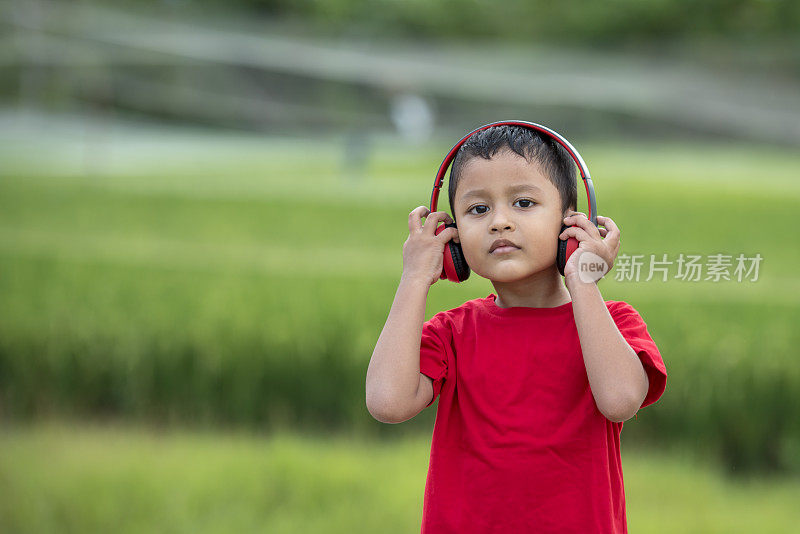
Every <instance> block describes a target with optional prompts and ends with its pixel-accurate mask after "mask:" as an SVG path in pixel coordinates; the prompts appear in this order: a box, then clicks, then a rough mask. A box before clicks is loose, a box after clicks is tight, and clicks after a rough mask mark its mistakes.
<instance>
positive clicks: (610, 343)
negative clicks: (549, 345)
mask: <svg viewBox="0 0 800 534" xmlns="http://www.w3.org/2000/svg"><path fill="white" fill-rule="evenodd" d="M568 288H569V292H570V294H571V295H572V310H573V313H574V314H575V325H576V326H577V329H578V337H580V341H581V351H582V352H583V361H584V363H585V365H586V374H587V375H588V376H589V384H590V385H591V388H592V395H593V396H594V400H595V402H596V403H597V408H598V409H599V410H600V412H601V413H602V414H603V415H605V416H606V418H608V419H609V420H611V421H615V422H621V421H627V420H628V419H630V418H631V417H633V416H634V415H635V414H636V412H637V411H639V408H640V407H641V405H642V402H644V398H645V396H646V395H647V389H648V387H649V385H650V383H649V379H648V378H647V373H646V372H645V370H644V366H642V362H641V361H640V360H639V356H638V355H637V354H636V352H635V351H634V350H633V348H631V346H630V345H629V344H628V342H627V341H626V340H625V338H624V337H622V334H621V333H620V331H619V328H617V325H616V323H615V322H614V319H613V318H612V317H611V314H610V313H609V311H608V307H607V306H606V303H605V302H604V301H603V296H602V295H601V294H600V288H598V287H597V284H595V283H594V282H589V283H586V282H581V281H580V280H577V281H576V282H575V283H573V284H572V286H571V287H570V286H569V285H568Z"/></svg>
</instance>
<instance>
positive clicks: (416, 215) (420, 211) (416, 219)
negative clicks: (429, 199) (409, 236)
mask: <svg viewBox="0 0 800 534" xmlns="http://www.w3.org/2000/svg"><path fill="white" fill-rule="evenodd" d="M426 215H428V208H426V207H425V206H419V207H416V208H414V209H413V210H411V213H409V214H408V231H409V232H418V231H420V230H422V217H425V216H426Z"/></svg>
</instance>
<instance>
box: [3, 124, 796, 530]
mask: <svg viewBox="0 0 800 534" xmlns="http://www.w3.org/2000/svg"><path fill="white" fill-rule="evenodd" d="M452 142H454V141H453V140H449V139H446V140H440V141H437V142H435V143H429V145H428V146H427V147H425V148H423V149H419V148H413V147H406V146H402V145H397V144H396V142H393V141H392V140H380V139H379V140H377V141H376V142H375V144H374V152H373V153H372V155H371V159H370V160H369V166H368V168H367V170H366V173H365V177H364V178H363V179H356V178H353V177H350V176H347V175H345V174H344V173H343V171H342V165H341V163H342V143H341V142H338V141H331V140H320V141H316V142H312V141H311V140H307V141H289V140H285V139H283V140H279V139H269V138H263V139H261V138H253V137H233V136H231V137H221V136H204V135H195V136H184V137H181V138H173V137H171V136H167V135H165V136H163V137H158V136H150V135H142V136H141V137H136V138H134V139H132V140H130V139H129V140H126V141H124V142H122V141H120V142H114V143H111V142H109V143H107V144H102V143H98V144H90V145H88V146H87V145H85V144H83V141H82V140H81V139H54V137H53V136H51V137H44V138H42V139H39V140H36V141H35V142H34V141H28V142H25V143H23V142H19V141H13V142H12V141H9V142H5V143H3V144H2V146H0V160H2V161H3V162H4V164H3V166H2V168H0V295H1V296H2V305H0V417H1V418H2V420H5V421H6V422H7V423H8V424H12V427H11V430H7V431H6V432H4V434H3V435H2V439H0V462H2V464H0V465H1V466H2V468H1V469H2V471H1V472H0V484H2V487H0V490H1V491H2V494H3V495H4V498H3V499H0V501H3V503H2V505H0V506H2V508H0V510H1V511H2V514H0V531H4V532H5V531H9V532H13V531H20V532H48V531H59V532H63V531H76V532H77V531H103V530H109V529H110V528H109V527H110V526H111V525H115V530H119V528H117V526H118V525H122V528H129V529H130V530H131V531H151V530H153V527H152V525H160V527H159V528H161V529H162V530H166V531H192V532H198V531H200V532H202V531H207V532H213V531H223V530H225V531H229V530H232V529H231V528H230V527H231V526H233V527H234V528H238V529H240V530H255V529H259V530H263V527H264V526H265V525H266V526H269V527H272V528H270V529H267V530H269V531H279V532H292V531H295V530H296V531H301V530H302V531H309V530H310V531H319V530H324V531H331V532H336V531H338V530H342V531H344V530H345V529H347V530H348V531H352V530H356V531H370V530H377V529H380V530H381V531H385V530H387V528H394V527H396V529H397V531H398V532H400V531H403V532H407V531H409V530H414V529H416V528H418V523H419V520H420V513H421V496H422V489H423V487H424V475H425V467H426V461H427V454H428V446H429V439H430V431H431V425H432V421H433V415H434V411H433V409H429V410H426V411H425V412H423V413H422V414H420V415H419V416H418V417H417V418H415V419H414V420H413V421H409V422H407V423H404V424H403V425H400V427H401V428H398V427H394V426H390V425H381V424H379V423H376V422H375V421H373V420H371V418H370V417H369V414H368V413H367V411H366V409H365V407H364V400H363V395H364V390H363V387H364V375H365V373H366V368H367V364H368V361H369V357H370V354H371V351H372V348H373V347H374V343H375V340H376V339H377V336H378V334H379V333H380V329H381V328H382V326H383V323H384V321H385V319H386V315H387V313H388V310H389V306H390V304H391V301H392V298H393V295H394V292H395V290H396V287H397V286H396V285H397V281H398V279H399V276H400V273H401V269H402V244H403V241H404V240H405V238H406V236H407V222H406V221H407V216H408V212H409V211H411V210H412V209H413V208H414V207H416V206H419V205H427V204H428V200H429V196H430V188H431V185H432V181H433V176H434V174H435V171H436V168H437V167H438V165H439V163H440V162H441V158H442V157H443V155H444V152H446V150H447V149H448V148H449V147H450V146H451V145H452ZM575 144H576V146H577V147H578V148H579V150H580V151H581V153H582V155H583V156H584V158H585V159H586V161H587V163H588V165H589V167H590V169H591V171H592V176H593V178H594V183H595V187H596V191H597V201H598V206H599V212H600V214H602V215H606V216H610V217H612V218H613V219H614V220H615V221H616V222H617V224H618V225H619V226H620V228H621V230H622V248H621V253H624V254H645V255H648V256H649V254H656V255H657V256H660V255H661V254H663V253H667V254H668V255H670V257H671V258H674V257H675V256H676V255H677V254H678V253H684V254H703V255H705V254H715V253H724V254H731V255H733V256H736V255H737V254H739V253H744V254H745V255H748V256H752V255H755V254H756V253H759V254H761V256H762V257H763V258H764V259H763V261H762V263H761V268H760V274H759V279H758V281H756V282H748V281H743V282H736V281H721V282H716V283H715V282H711V281H703V282H686V281H679V280H671V281H669V282H660V281H656V280H651V281H649V282H644V281H642V282H639V283H635V282H617V281H615V280H614V279H613V278H611V275H609V277H607V279H604V280H603V281H602V282H601V283H600V287H601V291H602V292H603V295H604V297H605V298H606V299H607V300H626V301H628V302H630V303H631V304H633V305H634V307H636V309H637V310H639V312H640V313H641V314H642V316H643V317H644V319H645V321H646V322H647V324H648V329H649V331H650V333H651V335H652V336H653V338H654V339H655V341H656V343H657V344H658V346H659V348H660V350H661V353H662V356H663V358H664V360H665V362H666V365H667V370H668V374H669V378H668V383H667V390H666V392H665V394H664V396H663V397H662V399H661V400H660V401H659V402H658V403H657V404H655V405H653V406H650V407H648V408H646V409H644V410H642V411H641V412H640V413H639V415H638V418H637V419H636V420H631V421H629V422H626V424H625V428H624V430H623V437H624V444H629V445H630V446H629V447H628V449H625V450H626V451H628V452H627V453H626V452H623V462H624V464H625V467H626V491H627V495H628V513H629V520H630V524H631V531H632V532H667V531H670V532H672V531H680V532H751V531H758V532H787V531H788V530H787V528H790V527H791V526H794V525H795V524H796V523H797V519H798V517H797V514H796V512H794V511H793V510H794V508H793V507H792V505H791V504H792V503H793V502H795V501H797V499H798V497H800V483H798V481H797V479H796V478H794V479H793V478H789V479H785V481H783V482H778V480H780V479H764V481H762V482H757V483H744V482H742V481H739V482H735V483H734V482H728V481H727V479H726V478H724V475H723V474H724V473H726V472H727V473H733V474H739V473H748V472H783V473H793V475H791V476H795V477H796V475H797V474H798V473H800V417H798V415H799V414H798V412H797V408H792V407H796V406H800V363H799V362H800V359H798V356H799V355H798V350H797V347H798V346H800V334H799V333H798V330H797V328H796V325H797V324H799V323H800V306H799V305H798V298H797V295H798V294H800V291H798V290H800V277H798V275H797V265H798V264H800V263H799V262H800V247H798V246H797V239H796V238H795V237H794V235H793V233H792V228H793V225H792V220H791V216H792V215H793V214H794V213H796V212H797V210H798V208H800V183H799V182H798V181H797V179H796V177H797V170H798V168H800V155H798V154H797V153H796V151H791V150H789V149H778V148H774V147H760V146H752V145H744V144H724V143H715V144H708V145H704V146H702V147H700V146H692V145H690V144H688V143H681V144H674V143H666V144H664V143H653V142H651V143H644V142H637V143H632V142H622V141H618V142H614V143H611V142H604V143H599V142H594V143H592V142H587V143H579V142H577V141H576V143H575ZM583 194H584V193H583V188H582V186H580V187H579V199H580V202H581V203H582V202H584V200H583V198H582V197H581V196H580V195H583ZM441 198H442V199H446V194H443V195H442V197H441ZM581 208H582V209H585V206H583V204H581ZM674 272H675V271H674V270H673V271H672V273H674ZM644 278H646V273H645V276H643V277H642V280H643V279H644ZM492 291H493V289H492V287H491V285H490V284H489V282H488V281H486V280H483V279H480V278H479V277H477V276H474V275H473V276H472V277H471V279H470V280H469V281H467V282H465V283H464V284H459V285H456V284H451V283H445V282H440V283H437V284H436V285H435V286H434V287H433V288H432V289H431V291H430V295H429V301H428V307H427V312H426V317H430V316H431V315H433V314H434V313H436V312H437V311H440V310H443V309H448V308H452V307H455V306H458V305H460V304H461V303H463V302H464V301H465V300H469V299H472V298H477V297H483V296H486V295H487V294H488V293H490V292H492ZM98 415H99V416H103V417H111V418H114V419H116V420H120V421H126V422H129V423H133V424H140V423H144V424H146V425H149V424H157V425H161V426H162V427H163V426H168V427H170V426H175V425H177V426H179V427H182V426H184V425H188V426H189V427H191V428H195V429H198V428H203V429H207V430H205V432H207V433H204V434H201V435H197V434H194V433H187V434H177V435H169V436H167V437H163V438H154V437H151V436H150V435H148V434H144V433H142V432H140V431H137V430H129V429H127V427H122V428H121V429H120V430H114V431H111V432H106V431H97V430H95V429H92V428H90V427H87V428H85V429H84V428H81V427H80V425H78V426H77V427H72V426H70V427H66V428H61V427H59V426H56V427H50V426H47V427H44V428H42V427H39V426H37V423H36V421H39V420H43V419H44V420H50V419H52V418H55V419H58V418H62V417H63V418H67V419H69V420H73V421H74V420H81V419H82V418H92V417H94V416H98ZM29 424H32V425H33V426H32V427H28V426H27V425H29ZM126 424H127V423H126ZM19 425H21V426H19ZM279 427H280V428H283V429H290V430H288V431H282V433H281V434H279V435H278V437H277V438H276V439H275V440H270V441H263V440H255V439H249V438H248V439H239V438H234V437H232V436H231V434H230V432H234V430H235V432H238V431H240V430H248V429H250V430H256V431H268V430H270V429H275V428H279ZM313 428H318V429H323V432H324V433H323V434H322V436H328V435H329V434H330V433H335V432H337V431H342V430H343V431H344V432H346V433H348V434H349V433H351V432H352V435H354V436H359V437H358V438H353V440H354V441H351V442H341V441H337V439H334V438H329V437H321V438H317V439H311V438H309V439H305V438H301V437H299V436H298V434H296V432H299V431H301V429H302V430H304V431H308V429H313ZM291 429H294V431H292V430H291ZM234 435H235V434H234ZM379 435H382V436H384V437H386V436H390V437H393V438H394V440H390V442H389V443H388V444H384V445H381V446H377V445H376V442H375V441H373V440H374V439H375V438H376V437H377V436H379ZM401 435H402V439H400V437H399V436H401ZM415 436H417V437H415ZM419 436H421V437H419ZM395 440H396V442H395ZM405 440H408V441H405ZM674 447H678V448H681V447H682V448H684V449H690V450H692V452H693V454H695V453H696V454H697V455H698V458H704V459H705V460H703V461H702V462H700V461H699V460H698V462H700V463H701V465H700V466H699V467H698V466H690V465H688V464H686V463H685V462H682V461H681V460H680V456H676V455H675V454H674V453H669V452H668V449H672V448H674ZM636 451H647V452H636ZM412 464H413V466H415V467H414V468H409V466H411V465H412ZM384 471H385V472H386V473H387V474H384ZM387 481H389V482H388V483H387ZM309 510H314V511H315V513H313V514H311V513H308V511H309ZM793 514H794V515H793ZM120 518H124V521H121V520H120ZM63 525H67V527H66V528H64V527H63ZM389 525H390V527H387V526H389ZM334 527H335V528H334Z"/></svg>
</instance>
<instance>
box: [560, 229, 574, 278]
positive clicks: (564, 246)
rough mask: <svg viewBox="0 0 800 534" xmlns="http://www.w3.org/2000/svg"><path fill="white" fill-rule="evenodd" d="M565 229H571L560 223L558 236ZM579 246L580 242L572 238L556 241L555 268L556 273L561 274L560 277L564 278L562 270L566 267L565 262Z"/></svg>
mask: <svg viewBox="0 0 800 534" xmlns="http://www.w3.org/2000/svg"><path fill="white" fill-rule="evenodd" d="M567 228H572V227H571V226H567V225H566V224H563V223H562V224H561V230H559V232H558V235H561V232H563V231H564V230H566V229H567ZM579 245H580V241H578V240H577V239H575V238H574V237H569V238H567V239H565V240H562V239H558V249H557V251H556V266H557V267H558V272H559V273H560V274H561V276H564V268H565V267H566V266H567V261H569V257H570V256H572V253H573V252H575V251H576V250H577V248H578V246H579Z"/></svg>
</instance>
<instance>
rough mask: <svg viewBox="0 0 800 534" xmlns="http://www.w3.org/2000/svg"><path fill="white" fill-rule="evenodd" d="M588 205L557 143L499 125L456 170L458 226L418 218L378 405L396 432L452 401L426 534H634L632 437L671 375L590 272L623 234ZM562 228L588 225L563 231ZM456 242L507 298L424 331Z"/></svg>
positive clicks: (436, 443) (376, 370) (385, 342)
mask: <svg viewBox="0 0 800 534" xmlns="http://www.w3.org/2000/svg"><path fill="white" fill-rule="evenodd" d="M576 197H577V187H576V177H575V170H574V167H573V165H572V161H571V159H570V157H569V155H568V154H567V153H566V151H565V150H564V149H563V148H561V146H560V145H558V144H557V143H552V142H548V140H546V139H544V136H541V135H537V133H536V132H533V131H531V130H530V129H527V128H522V127H518V126H508V125H503V126H496V127H491V128H488V129H486V130H482V131H478V132H476V133H475V134H473V135H472V136H471V137H470V138H469V139H468V140H467V141H466V142H465V143H464V144H463V145H462V147H461V148H460V149H459V152H458V153H457V155H456V157H455V159H454V160H453V168H452V169H451V175H450V184H449V198H450V206H451V210H452V212H453V217H455V222H456V226H457V228H447V229H446V230H444V231H443V232H441V233H440V234H438V235H435V233H434V232H435V229H436V227H437V226H438V225H439V224H440V223H441V222H443V221H446V222H448V223H449V222H452V221H453V219H452V218H451V217H450V216H449V215H448V214H447V213H445V212H440V211H437V212H434V213H428V210H427V208H425V207H424V206H420V207H418V208H416V209H414V210H413V211H412V212H411V213H410V215H409V218H408V227H409V236H408V239H407V240H406V242H405V244H404V245H403V274H402V276H401V279H400V284H399V287H398V289H397V293H396V295H395V299H394V302H393V304H392V308H391V311H390V313H389V317H388V319H387V321H386V324H385V326H384V328H383V331H382V332H381V335H380V337H379V339H378V342H377V344H376V346H375V351H374V352H373V354H372V359H371V360H370V363H369V368H368V370H367V377H366V401H367V408H368V410H369V412H370V414H372V416H373V417H375V418H376V419H377V420H379V421H382V422H385V423H400V422H402V421H406V420H408V419H410V418H412V417H414V416H415V415H416V414H418V413H419V412H420V411H422V410H423V409H424V408H426V407H427V406H430V405H431V404H432V403H433V401H434V400H435V399H436V397H437V396H439V397H440V400H439V406H438V411H437V413H436V422H435V425H434V431H433V439H432V443H431V455H430V463H429V468H428V477H427V482H426V487H425V496H424V506H423V517H422V532H423V533H428V534H443V533H451V532H452V533H456V532H458V533H464V532H504V533H505V532H513V533H522V532H539V533H542V532H558V533H564V532H577V533H624V532H627V523H626V517H625V493H624V489H623V480H622V464H621V461H620V431H621V430H622V425H623V421H626V420H627V419H629V418H631V417H633V415H634V414H635V413H636V412H637V411H638V410H639V409H640V408H642V407H645V406H648V405H650V404H652V403H654V402H655V401H656V400H658V399H659V397H660V396H661V394H662V393H663V391H664V389H665V387H666V377H667V374H666V368H665V366H664V362H663V360H662V358H661V355H660V353H659V351H658V348H657V347H656V345H655V343H654V342H653V340H652V338H651V337H650V335H649V334H648V332H647V328H646V324H645V323H644V321H643V320H642V318H641V316H640V315H639V314H638V313H637V311H636V310H635V309H634V308H633V307H632V306H631V305H629V304H627V303H626V302H622V301H613V300H609V301H604V300H603V297H602V296H601V294H600V290H599V288H598V287H597V284H596V282H594V281H590V280H586V277H585V276H583V277H581V276H579V272H578V268H577V267H578V260H579V258H580V256H581V255H582V254H585V253H586V251H589V252H592V253H594V254H596V255H597V256H599V257H600V258H602V260H603V261H604V262H605V263H606V264H607V266H608V268H609V269H610V267H611V266H612V265H613V262H614V259H615V258H616V255H617V252H618V250H619V244H620V231H619V228H618V227H617V226H616V224H614V222H613V221H612V220H611V219H610V218H608V217H600V216H598V217H597V221H598V223H599V224H600V225H602V226H604V228H598V227H596V226H595V225H593V224H592V223H591V222H590V221H589V220H588V219H587V218H586V216H585V215H584V214H582V213H578V212H576V211H575V210H576V208H577V199H576ZM423 217H424V218H426V220H425V223H424V224H423V223H422V221H421V219H422V218H423ZM562 221H563V222H564V223H565V224H566V225H568V226H569V225H576V226H577V227H574V228H569V229H567V230H565V231H564V232H563V233H561V234H559V230H560V229H561V224H562ZM569 236H573V237H575V238H577V239H578V240H579V241H580V246H579V249H578V250H576V251H575V252H574V253H573V254H572V255H571V256H570V258H569V261H568V262H567V264H566V267H565V269H564V278H563V281H562V277H561V275H560V274H559V272H558V269H557V266H556V248H557V247H556V245H557V241H556V240H557V239H566V238H567V237H569ZM450 239H453V240H454V241H456V242H460V244H461V248H462V250H463V253H464V258H465V259H466V261H467V263H468V264H469V267H470V268H471V270H472V271H474V272H475V273H476V274H478V275H479V276H482V277H484V278H488V279H489V280H490V281H491V283H492V285H493V286H494V289H495V290H496V292H497V293H496V294H495V293H492V294H490V295H489V296H487V297H485V298H479V299H474V300H470V301H467V302H465V303H464V304H462V305H461V306H459V307H457V308H454V309H451V310H447V311H443V312H439V313H437V314H436V315H434V316H433V317H432V318H431V319H430V320H429V321H427V322H424V314H425V301H426V298H427V294H428V290H429V289H430V286H431V285H432V284H433V283H435V282H436V281H437V280H438V279H439V277H440V274H441V272H442V259H443V249H444V246H445V244H446V243H447V242H448V241H449V240H450ZM502 240H506V242H503V241H502ZM503 245H505V246H503ZM582 278H583V279H582ZM423 322H424V324H423Z"/></svg>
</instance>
